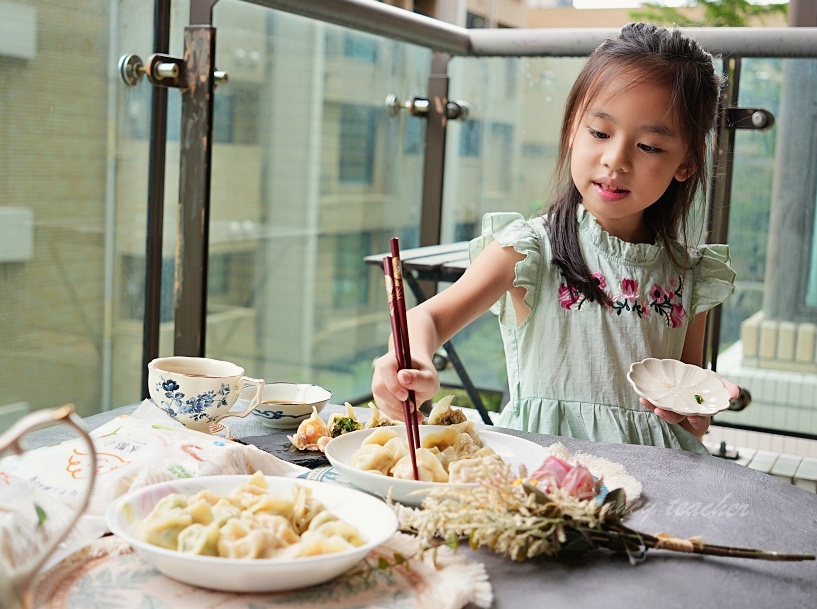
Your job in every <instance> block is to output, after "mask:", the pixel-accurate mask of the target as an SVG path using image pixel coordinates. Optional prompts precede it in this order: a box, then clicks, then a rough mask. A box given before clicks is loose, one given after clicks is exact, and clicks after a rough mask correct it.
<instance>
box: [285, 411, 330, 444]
mask: <svg viewBox="0 0 817 609" xmlns="http://www.w3.org/2000/svg"><path fill="white" fill-rule="evenodd" d="M287 437H288V438H289V441H290V442H292V445H293V446H294V447H295V448H297V449H298V450H320V447H319V441H320V439H321V438H331V437H332V434H331V433H330V432H329V427H328V426H327V425H326V423H324V422H323V419H322V418H320V417H319V416H318V410H317V408H315V407H314V406H313V407H312V416H310V417H309V418H308V419H306V420H305V421H301V424H300V425H298V429H297V431H296V432H295V435H293V436H287Z"/></svg>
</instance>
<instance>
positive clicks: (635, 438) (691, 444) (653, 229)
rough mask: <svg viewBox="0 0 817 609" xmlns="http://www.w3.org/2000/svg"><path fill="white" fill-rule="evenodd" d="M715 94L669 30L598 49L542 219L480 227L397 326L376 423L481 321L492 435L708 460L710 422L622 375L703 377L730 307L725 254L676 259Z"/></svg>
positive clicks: (423, 387) (712, 77)
mask: <svg viewBox="0 0 817 609" xmlns="http://www.w3.org/2000/svg"><path fill="white" fill-rule="evenodd" d="M719 89H720V80H719V77H718V76H717V74H716V72H715V68H714V65H713V60H712V56H711V55H710V54H709V53H707V52H705V51H704V50H703V49H702V48H701V47H700V46H699V45H698V44H697V43H695V42H694V41H693V40H691V39H689V38H687V37H685V36H684V35H682V34H681V33H680V32H679V31H677V30H668V29H665V28H659V27H655V26H652V25H647V24H643V23H637V24H630V25H627V26H625V27H624V28H623V29H622V31H621V33H620V35H619V36H618V37H616V38H613V39H610V40H607V41H606V42H604V43H603V44H601V45H600V46H599V47H598V48H597V49H596V50H595V51H594V52H593V54H592V55H591V56H590V59H589V60H588V62H587V64H586V65H585V67H584V68H583V69H582V71H581V73H580V74H579V76H578V79H577V80H576V82H575V84H574V86H573V89H572V90H571V92H570V95H569V97H568V99H567V102H566V108H565V117H564V122H563V125H562V131H561V139H560V144H559V166H558V172H557V193H556V197H555V200H554V201H553V203H552V205H551V206H550V208H549V210H548V211H547V213H546V214H545V215H540V216H537V217H534V218H532V219H530V220H526V219H524V218H523V217H522V216H521V215H519V214H515V213H493V214H488V215H486V216H485V218H484V219H483V223H482V235H481V236H480V237H478V238H476V239H475V240H473V241H472V242H471V246H470V249H471V258H472V264H471V265H470V267H469V268H468V270H467V271H466V273H465V274H464V275H463V276H462V277H461V278H460V279H459V280H458V281H457V282H456V283H454V284H453V285H452V286H450V287H448V288H447V289H445V290H443V291H442V292H440V293H439V294H437V295H436V296H434V297H433V298H431V299H429V300H428V301H426V302H425V303H423V304H421V305H418V306H417V307H414V308H412V309H411V310H410V311H409V313H408V327H409V331H410V341H411V353H412V359H413V362H412V365H413V369H410V370H401V371H399V372H398V370H397V363H396V359H395V355H394V353H393V351H390V352H389V353H387V354H386V355H384V356H383V357H381V358H379V359H378V360H377V361H376V362H375V371H374V377H373V379H372V392H373V394H374V398H375V400H376V402H377V404H378V405H379V406H380V408H381V409H382V410H384V411H385V412H386V413H388V414H389V415H391V416H393V417H399V418H402V402H403V400H405V399H407V396H408V391H409V390H413V391H414V392H415V397H416V400H417V403H418V404H421V403H422V402H423V401H425V400H428V399H430V398H431V397H433V396H434V394H435V393H436V392H437V390H438V388H439V377H438V375H437V372H436V370H435V368H434V366H433V364H432V356H433V354H434V352H435V351H436V350H437V349H438V348H439V347H440V346H441V345H442V344H443V343H444V342H445V341H447V340H448V339H450V338H451V337H452V336H454V334H456V332H458V331H459V330H460V329H461V328H463V327H464V326H465V325H466V324H468V323H470V322H471V321H473V320H474V319H476V318H477V317H479V316H480V315H481V314H482V313H484V312H485V311H486V310H488V309H489V308H490V310H491V311H493V312H494V313H496V314H497V315H498V317H499V322H500V328H501V331H502V338H503V342H504V347H505V357H506V364H507V368H508V383H509V387H510V398H511V399H510V402H509V403H508V404H507V405H506V406H505V407H504V409H503V411H502V414H501V416H500V418H499V425H501V426H504V427H511V428H517V429H523V430H528V431H535V432H540V433H548V434H556V435H562V436H572V437H576V438H587V439H591V440H596V441H604V442H627V443H634V444H652V445H657V446H665V447H671V448H683V449H686V450H691V451H696V452H702V453H706V452H707V451H706V448H705V447H704V446H703V444H702V443H701V441H700V438H701V437H702V436H703V434H704V433H705V432H706V430H707V428H708V427H709V417H701V416H690V417H683V416H681V415H677V414H675V413H672V412H668V411H664V410H661V409H660V408H656V407H655V406H654V405H652V404H650V403H649V402H647V401H646V400H639V399H638V396H637V395H636V394H635V392H634V391H633V389H632V387H631V386H630V385H629V383H628V382H627V378H626V374H627V371H628V370H629V367H630V364H631V363H633V362H637V361H640V360H642V359H644V358H645V357H656V358H673V359H680V360H681V361H684V362H687V363H691V364H695V365H698V366H700V365H702V357H703V339H704V329H705V325H706V311H707V310H708V309H710V308H712V307H714V306H716V305H718V304H720V303H721V302H723V301H724V300H725V299H726V298H727V297H728V296H729V295H730V294H731V293H732V292H733V291H734V285H733V281H734V273H733V271H732V270H731V268H730V266H729V254H728V249H727V247H726V246H724V245H709V246H701V247H697V248H691V247H690V248H688V247H686V246H684V245H682V243H683V242H686V237H687V234H686V233H687V228H688V227H687V219H688V216H689V215H690V211H691V209H692V207H693V204H694V202H695V199H696V194H697V193H698V191H699V190H700V189H701V187H702V186H703V185H704V184H705V182H706V179H705V177H706V175H705V174H706V161H705V154H706V144H707V138H708V135H709V133H710V131H711V128H712V127H713V124H714V119H715V112H716V107H717V101H718V95H719ZM724 380H725V379H724ZM725 384H726V385H727V388H728V389H729V390H730V392H731V394H732V395H733V396H737V394H738V392H739V388H738V387H737V386H736V385H734V384H733V383H730V382H728V381H725Z"/></svg>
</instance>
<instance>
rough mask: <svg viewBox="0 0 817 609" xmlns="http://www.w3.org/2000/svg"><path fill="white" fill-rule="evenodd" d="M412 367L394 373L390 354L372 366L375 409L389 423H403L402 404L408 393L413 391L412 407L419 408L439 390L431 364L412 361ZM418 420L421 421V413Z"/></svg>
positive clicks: (395, 365) (392, 358)
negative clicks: (413, 402)
mask: <svg viewBox="0 0 817 609" xmlns="http://www.w3.org/2000/svg"><path fill="white" fill-rule="evenodd" d="M412 365H413V366H414V367H413V368H411V369H405V370H400V371H398V370H397V357H396V356H395V354H394V352H393V351H389V352H388V353H386V355H384V356H382V357H379V358H378V359H376V360H375V362H374V374H373V375H372V396H373V397H374V401H375V404H377V407H378V408H380V410H382V411H383V413H384V414H386V415H387V416H389V417H391V418H392V419H396V420H399V421H402V420H403V418H404V417H403V402H405V401H406V400H407V399H408V395H409V390H413V391H414V400H415V405H416V407H417V408H419V407H420V405H421V404H423V402H425V401H427V400H430V399H431V398H433V397H434V396H435V395H436V394H437V391H439V389H440V377H439V374H438V372H437V369H436V368H435V367H434V364H433V362H432V361H431V360H429V361H424V360H419V359H414V361H413V362H412ZM419 416H420V420H422V414H421V413H420V415H419Z"/></svg>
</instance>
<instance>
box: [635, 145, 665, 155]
mask: <svg viewBox="0 0 817 609" xmlns="http://www.w3.org/2000/svg"><path fill="white" fill-rule="evenodd" d="M638 147H639V148H641V150H643V151H644V152H647V153H649V154H657V153H659V152H661V149H660V148H656V147H655V146H647V144H639V145H638Z"/></svg>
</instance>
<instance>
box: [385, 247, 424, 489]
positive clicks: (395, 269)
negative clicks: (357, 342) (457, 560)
mask: <svg viewBox="0 0 817 609" xmlns="http://www.w3.org/2000/svg"><path fill="white" fill-rule="evenodd" d="M390 245H391V256H384V257H383V273H384V274H385V278H386V296H387V298H388V301H389V315H390V317H391V333H392V342H393V343H394V352H395V354H396V355H397V367H398V369H399V370H403V369H405V368H410V367H411V348H410V346H409V337H408V323H407V321H406V298H405V293H404V292H403V270H402V267H401V266H400V246H399V244H398V241H397V237H393V238H392V239H391V240H390ZM415 404H416V402H415V398H414V392H413V391H409V395H408V399H407V400H406V401H405V402H403V418H404V419H405V420H406V437H407V438H408V444H409V454H410V456H411V467H412V470H413V472H414V479H415V480H419V479H420V474H419V472H418V471H417V455H416V454H415V451H416V450H417V449H418V448H420V428H419V425H418V423H417V412H416V410H415V409H414V408H412V406H415Z"/></svg>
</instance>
